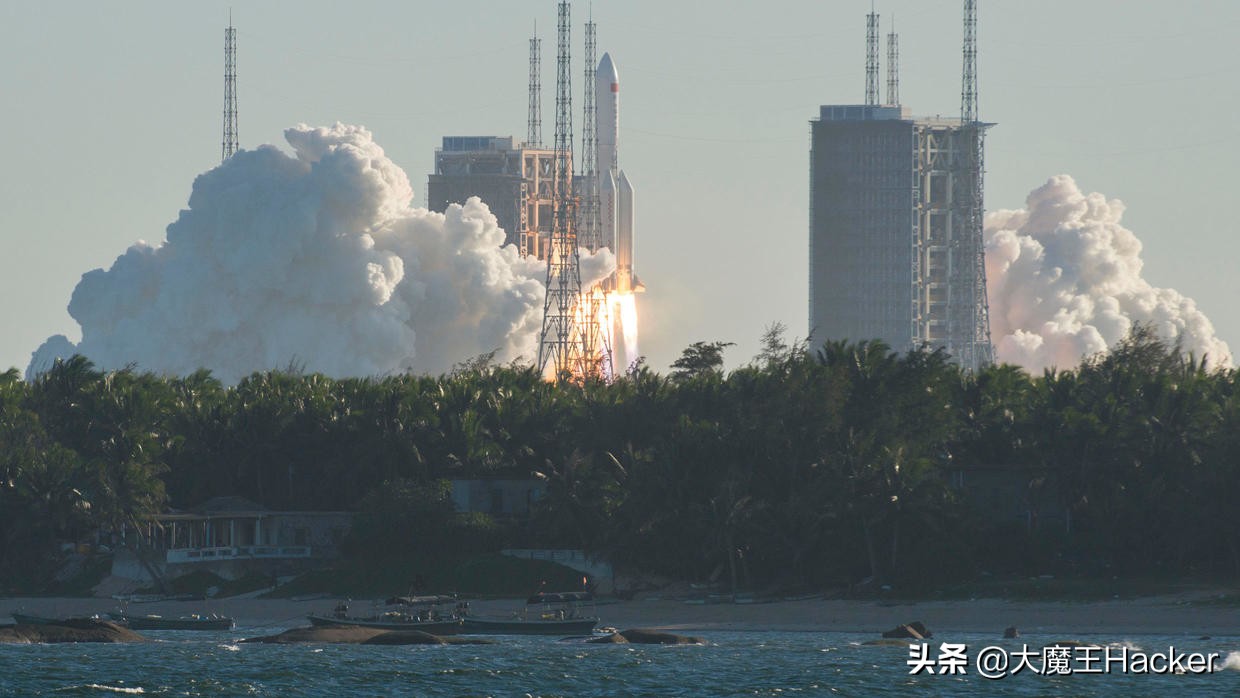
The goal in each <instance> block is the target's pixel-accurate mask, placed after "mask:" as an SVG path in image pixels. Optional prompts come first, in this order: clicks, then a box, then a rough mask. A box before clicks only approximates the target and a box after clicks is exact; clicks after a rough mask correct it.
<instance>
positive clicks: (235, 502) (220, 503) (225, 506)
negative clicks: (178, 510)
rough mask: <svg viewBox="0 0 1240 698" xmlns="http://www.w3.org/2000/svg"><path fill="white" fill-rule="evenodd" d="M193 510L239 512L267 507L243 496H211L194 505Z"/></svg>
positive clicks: (264, 509)
mask: <svg viewBox="0 0 1240 698" xmlns="http://www.w3.org/2000/svg"><path fill="white" fill-rule="evenodd" d="M193 510H194V511H197V512H202V513H204V514H214V513H218V512H230V511H231V512H241V511H247V512H249V511H267V507H265V506H263V505H262V504H259V503H257V502H252V501H250V500H248V499H246V498H245V497H235V496H232V497H212V498H211V499H208V500H207V501H205V502H203V503H202V504H200V505H198V506H196V507H194V509H193Z"/></svg>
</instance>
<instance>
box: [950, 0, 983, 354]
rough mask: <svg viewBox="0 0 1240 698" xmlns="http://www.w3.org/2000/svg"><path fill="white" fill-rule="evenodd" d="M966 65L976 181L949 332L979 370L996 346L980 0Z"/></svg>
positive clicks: (971, 22)
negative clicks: (986, 218) (986, 230)
mask: <svg viewBox="0 0 1240 698" xmlns="http://www.w3.org/2000/svg"><path fill="white" fill-rule="evenodd" d="M963 59H964V61H963V69H962V71H961V87H960V125H961V127H962V128H963V129H965V132H966V133H967V134H968V136H969V138H970V140H971V141H972V142H971V143H970V145H972V146H973V147H971V148H966V149H965V152H964V154H965V157H966V158H967V162H966V163H965V167H966V170H967V171H968V177H967V179H968V180H969V181H970V183H971V185H972V186H970V187H969V190H968V191H967V192H965V196H963V197H961V198H962V199H963V203H964V204H965V206H964V208H963V210H962V213H964V214H965V216H966V219H965V220H966V227H965V235H963V236H962V238H961V240H960V241H959V244H960V245H961V249H960V255H959V256H958V257H957V258H958V259H962V260H963V261H964V262H965V263H963V264H960V265H959V266H958V269H957V270H956V271H957V272H958V273H959V274H961V275H965V278H962V279H960V282H959V283H958V284H953V285H954V286H955V288H956V289H958V291H957V293H956V294H955V295H956V296H957V297H954V298H952V299H951V301H954V303H952V304H953V305H954V306H955V307H954V308H952V309H950V310H949V311H948V312H949V323H950V324H954V325H957V326H956V327H950V326H949V333H950V334H951V335H952V336H953V337H955V338H957V339H958V343H957V346H956V347H949V349H954V351H953V353H956V354H957V355H958V356H959V359H960V364H961V365H962V366H965V367H968V368H971V369H973V370H977V369H978V368H981V367H982V366H984V365H987V364H990V363H993V362H994V347H993V346H991V343H990V306H989V302H988V300H987V297H986V246H985V240H984V237H983V231H982V218H983V211H984V199H983V192H984V190H985V186H984V179H985V176H986V166H985V152H986V148H985V140H986V128H987V124H983V123H982V122H980V121H979V120H978V110H977V101H978V100H977V0H964V45H963Z"/></svg>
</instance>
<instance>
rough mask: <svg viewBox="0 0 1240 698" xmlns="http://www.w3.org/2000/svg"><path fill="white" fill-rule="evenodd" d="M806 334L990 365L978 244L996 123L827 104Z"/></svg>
mask: <svg viewBox="0 0 1240 698" xmlns="http://www.w3.org/2000/svg"><path fill="white" fill-rule="evenodd" d="M810 125H811V148H810V235H809V281H810V293H809V337H810V341H811V346H812V347H816V346H819V345H821V344H822V343H823V342H825V341H827V340H838V339H844V340H849V341H861V340H870V339H881V340H883V341H884V342H886V343H887V344H889V345H890V346H891V347H892V349H894V350H896V351H900V352H903V351H907V350H909V349H912V348H913V347H916V346H922V345H929V346H931V347H944V348H946V349H947V351H948V352H949V353H951V355H952V356H953V357H954V358H955V359H956V360H957V361H958V362H960V363H961V364H962V365H964V366H965V367H968V368H970V369H976V368H977V367H978V366H980V365H982V364H985V363H989V362H990V361H991V357H992V350H991V347H990V331H989V320H988V317H987V315H988V311H987V305H986V286H985V284H986V276H985V266H984V258H983V246H982V229H981V221H982V207H983V204H982V171H983V145H982V143H983V139H982V135H983V132H984V131H985V129H986V128H988V127H989V126H990V124H984V123H980V122H962V121H961V120H960V119H945V118H939V117H935V118H914V117H912V116H910V114H909V112H908V110H907V108H905V107H902V106H890V105H876V104H869V105H827V106H823V107H821V109H820V112H819V118H818V119H817V120H814V121H811V122H810Z"/></svg>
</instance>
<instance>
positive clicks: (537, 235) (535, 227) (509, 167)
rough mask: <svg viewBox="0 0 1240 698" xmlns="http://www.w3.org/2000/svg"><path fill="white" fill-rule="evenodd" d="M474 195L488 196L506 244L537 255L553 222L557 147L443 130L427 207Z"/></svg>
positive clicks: (429, 182) (485, 198)
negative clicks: (545, 146)
mask: <svg viewBox="0 0 1240 698" xmlns="http://www.w3.org/2000/svg"><path fill="white" fill-rule="evenodd" d="M471 196H477V197H479V198H481V199H482V200H483V201H485V202H486V204H487V206H489V207H490V209H491V213H493V214H495V219H496V221H497V222H498V223H499V226H500V227H501V228H503V229H504V231H505V232H506V233H507V237H506V239H505V240H504V244H506V245H516V246H517V249H518V250H520V251H521V254H522V255H523V256H524V255H532V256H534V257H537V258H539V259H542V258H544V257H545V256H546V247H547V244H548V240H549V239H550V236H551V229H552V227H553V224H554V222H555V219H554V211H555V151H554V150H552V149H548V148H543V147H541V146H539V145H537V144H535V143H529V142H525V143H518V142H516V141H515V140H514V139H513V138H512V136H505V137H502V138H500V137H496V136H445V137H444V139H443V143H442V146H441V147H439V148H437V149H436V150H435V169H434V171H433V172H432V174H431V175H430V176H429V177H428V178H427V185H426V197H427V202H426V205H427V208H429V209H431V210H432V211H438V212H439V213H443V212H444V211H446V210H448V205H449V204H453V203H463V202H464V201H465V200H466V199H468V198H469V197H471Z"/></svg>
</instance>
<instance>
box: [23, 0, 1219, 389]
mask: <svg viewBox="0 0 1240 698" xmlns="http://www.w3.org/2000/svg"><path fill="white" fill-rule="evenodd" d="M869 5H870V3H869V1H868V0H826V1H824V0H812V1H804V2H802V1H792V0H787V1H781V0H776V2H769V3H750V2H744V3H740V2H738V3H732V4H729V5H724V4H721V3H720V4H714V5H711V6H710V7H711V8H712V11H711V12H710V13H706V14H704V13H701V12H700V8H702V7H703V5H702V4H701V3H690V2H678V1H675V0H673V1H672V2H668V1H667V0H660V1H659V2H649V1H647V0H626V2H623V3H619V2H605V1H602V0H600V1H598V2H595V3H594V5H593V16H594V20H595V21H596V22H597V24H598V41H599V50H600V54H601V53H602V52H603V51H608V52H610V53H611V55H612V56H613V58H614V59H615V62H616V65H617V68H618V71H619V73H620V80H621V83H622V85H623V91H622V103H621V136H620V138H621V144H620V163H621V166H622V167H623V168H624V169H625V170H626V171H627V172H628V173H629V176H630V178H631V179H632V181H633V184H634V187H635V189H636V192H637V202H638V206H637V252H636V257H635V260H636V261H635V268H636V271H637V273H638V275H639V276H640V277H641V278H642V280H643V281H644V282H645V284H646V286H647V287H648V289H649V291H648V293H646V294H645V295H644V296H643V297H642V299H641V304H640V308H641V314H642V324H643V337H642V350H643V353H645V354H646V355H647V356H648V357H649V359H650V362H651V364H652V365H654V366H655V367H657V368H660V369H666V367H667V365H668V364H669V363H670V362H671V361H672V360H673V359H675V357H676V356H677V355H678V354H679V352H680V350H681V349H682V348H683V347H685V346H686V345H688V344H689V343H691V342H694V341H697V340H725V341H733V342H736V344H737V346H736V347H735V348H733V349H731V350H729V355H728V358H729V360H730V361H729V363H730V364H732V365H735V364H737V363H742V362H744V361H746V360H748V359H749V358H750V357H751V356H752V355H753V354H754V353H755V352H756V350H757V343H758V337H759V336H760V334H761V333H762V331H763V328H764V327H765V326H767V325H769V324H770V323H772V322H783V323H784V324H786V325H787V326H788V327H789V329H790V332H791V333H792V334H793V335H796V336H803V335H804V334H805V332H806V322H807V302H808V299H807V280H806V279H807V269H806V264H807V262H806V250H807V235H808V233H807V227H808V210H807V201H808V192H807V189H808V150H809V127H808V122H809V120H810V119H812V118H815V117H816V115H817V107H818V105H820V104H828V103H857V102H860V101H862V98H863V96H864V84H865V82H864V63H865V56H864V38H865V13H866V12H867V11H868V10H869ZM980 5H981V7H980V11H979V13H980V21H979V41H980V51H979V66H980V67H979V81H980V112H981V116H982V118H983V119H985V120H987V121H994V122H997V123H998V126H997V127H996V128H994V129H992V130H991V132H990V136H989V138H988V141H987V142H988V150H987V161H986V164H987V168H988V171H987V188H986V204H987V208H988V209H997V208H1016V207H1020V206H1022V205H1023V203H1024V199H1025V196H1026V195H1027V194H1028V192H1029V191H1030V190H1032V189H1034V188H1035V187H1037V186H1039V185H1041V184H1042V183H1043V182H1045V181H1046V179H1047V178H1048V177H1050V176H1051V175H1055V174H1060V173H1067V174H1070V175H1072V176H1073V177H1075V178H1076V181H1077V182H1078V183H1079V185H1080V186H1081V188H1082V189H1083V190H1085V191H1098V192H1101V193H1103V194H1105V195H1106V196H1108V197H1113V198H1118V199H1121V200H1123V201H1124V203H1125V204H1126V205H1127V212H1126V214H1125V217H1124V222H1125V225H1126V227H1128V228H1130V229H1131V230H1133V231H1134V232H1135V233H1136V235H1137V236H1138V237H1139V238H1140V240H1141V241H1142V242H1143V243H1144V250H1145V251H1144V259H1145V271H1144V276H1145V278H1146V279H1147V280H1149V281H1150V283H1152V284H1153V285H1155V286H1161V287H1171V288H1175V289H1177V290H1179V291H1180V292H1182V293H1184V294H1185V295H1188V296H1190V297H1192V298H1195V299H1196V301H1197V303H1198V305H1199V306H1200V307H1201V309H1202V310H1204V312H1205V313H1206V314H1207V315H1208V316H1209V317H1210V319H1211V320H1212V321H1213V322H1214V325H1215V327H1216V328H1217V330H1218V333H1219V335H1220V336H1221V337H1222V339H1224V340H1226V341H1228V342H1230V343H1231V345H1232V347H1233V350H1235V349H1236V348H1240V311H1237V310H1236V300H1237V298H1238V297H1240V274H1237V273H1236V271H1235V269H1236V261H1235V260H1236V259H1238V258H1240V235H1237V232H1238V231H1237V224H1236V222H1235V221H1236V215H1235V213H1234V211H1233V208H1234V202H1235V201H1236V197H1237V194H1236V187H1235V182H1236V177H1235V174H1234V173H1235V163H1236V162H1237V160H1238V159H1240V158H1238V157H1237V156H1238V155H1240V133H1238V129H1240V126H1238V125H1237V121H1236V115H1237V114H1240V86H1238V83H1237V81H1236V79H1235V76H1236V75H1237V74H1240V52H1237V50H1236V49H1235V46H1234V36H1235V35H1236V32H1237V30H1240V3H1235V2H1233V1H1232V0H1186V1H1184V2H1179V3H1175V4H1173V5H1172V4H1167V3H1136V2H1130V1H1120V0H1038V1H1037V2H1023V1H1015V0H990V1H988V0H981V3H980ZM230 7H231V10H232V13H233V21H234V24H235V25H236V27H237V35H238V65H239V68H238V73H239V79H238V101H239V104H240V119H239V122H240V123H239V131H240V140H241V145H242V147H243V148H247V149H248V148H253V147H255V146H257V145H260V144H263V143H276V144H281V143H283V138H282V132H283V130H284V129H285V128H287V127H289V126H292V125H295V124H297V123H300V122H304V123H307V124H310V125H330V124H332V123H334V122H336V121H343V122H345V123H354V124H363V125H365V126H367V127H368V128H369V129H370V130H371V131H372V132H373V133H374V137H375V140H376V141H377V142H378V143H379V144H380V145H381V146H383V148H384V149H385V150H386V152H387V154H388V155H389V156H390V157H391V158H392V159H393V160H394V161H395V162H396V163H397V164H398V165H400V166H401V167H403V168H404V169H405V171H406V172H408V174H409V176H410V179H411V180H412V181H413V182H414V188H415V191H417V193H418V195H417V203H418V204H424V203H425V186H426V174H427V172H429V170H430V169H431V165H432V162H433V151H434V148H435V147H436V146H437V145H438V144H439V141H440V138H441V137H442V136H444V135H515V136H518V137H521V136H523V135H524V133H525V129H526V122H525V117H526V95H527V72H528V63H527V58H528V43H527V40H528V38H529V35H530V32H531V30H532V29H533V25H534V23H535V21H537V23H538V28H539V29H538V30H539V33H540V35H541V36H542V37H543V39H544V52H543V84H544V92H543V95H544V97H543V122H544V139H545V140H548V141H549V140H550V138H551V135H552V128H553V125H554V92H553V88H554V79H555V55H554V45H555V37H554V25H555V2H554V0H540V1H539V2H476V1H472V0H458V1H456V2H452V3H411V2H405V1H400V2H395V1H394V2H366V1H365V0H361V1H357V2H351V3H347V4H346V3H338V2H316V1H313V0H299V1H298V2H247V1H244V0H236V1H234V2H231V3H227V2H194V3H170V2H164V1H162V0H161V1H159V2H127V3H96V2H29V3H17V2H7V1H6V2H3V3H0V63H2V64H3V65H4V66H5V69H4V71H3V72H2V73H0V95H3V100H4V103H5V107H4V108H3V110H2V111H0V114H2V116H0V124H3V127H4V131H5V132H7V133H8V134H9V141H8V143H7V144H6V147H5V148H4V151H3V152H4V155H3V164H2V165H0V244H2V245H3V254H0V304H2V305H0V313H2V316H3V321H2V323H0V367H8V366H17V367H19V368H22V369H24V368H25V366H26V364H27V362H28V361H29V357H30V352H31V351H33V350H34V349H35V348H36V347H38V346H39V345H40V343H42V342H43V340H44V339H46V338H47V337H48V336H49V335H52V334H55V333H64V334H67V335H68V336H69V337H70V338H71V339H74V340H76V339H78V329H77V326H76V323H74V322H73V320H72V318H70V317H69V315H68V313H67V312H66V310H65V307H66V304H67V303H68V300H69V296H70V293H71V292H72V290H73V288H74V286H75V285H76V284H77V282H78V280H79V278H80V277H81V275H82V274H83V273H84V272H86V271H88V270H91V269H94V268H97V267H105V268H106V267H108V266H110V265H111V263H112V262H113V260H114V259H115V258H116V257H117V256H118V255H119V254H121V253H122V252H124V251H125V249H126V248H127V247H128V246H129V245H130V244H132V243H133V242H134V241H136V240H139V239H142V240H146V241H148V242H151V243H156V242H158V241H160V240H162V239H163V236H164V229H165V227H166V226H167V225H168V224H169V223H171V222H173V221H174V220H176V218H177V215H178V212H179V210H180V209H182V208H184V207H185V206H186V200H187V198H188V196H189V192H190V187H191V184H192V183H193V180H194V177H195V176H196V175H198V174H199V173H201V172H204V171H206V170H208V169H210V168H212V167H214V166H216V165H217V164H218V163H219V155H220V140H221V125H222V124H221V110H222V101H223V100H222V94H223V34H224V27H225V26H226V25H227V22H228V13H229V9H230ZM589 7H590V6H589V4H588V3H585V2H578V3H576V4H575V5H574V7H573V32H574V33H573V47H574V51H575V53H576V55H575V61H574V63H573V80H574V91H575V94H574V100H575V102H574V116H573V118H574V126H575V133H576V135H577V136H578V137H579V136H580V127H581V110H580V94H581V93H580V88H581V77H582V70H583V64H582V63H581V40H582V30H581V23H582V21H584V19H585V18H586V15H587V12H588V11H589ZM877 10H878V12H880V14H881V15H882V21H883V33H884V34H886V32H887V31H888V30H889V26H890V20H891V18H892V17H893V15H894V17H895V20H896V28H897V30H898V32H899V34H900V53H901V69H902V70H901V73H902V75H901V96H902V102H903V103H904V104H906V105H908V106H909V107H910V108H911V109H912V110H913V112H914V113H915V114H918V115H934V114H943V115H958V113H959V104H960V62H961V59H960V39H961V21H960V17H961V3H960V2H959V0H900V1H896V0H880V1H879V2H877ZM883 54H884V61H885V49H884V52H883ZM883 86H884V88H885V75H884V79H883ZM884 92H885V89H884ZM282 147H283V146H282ZM286 149H287V148H286Z"/></svg>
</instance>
